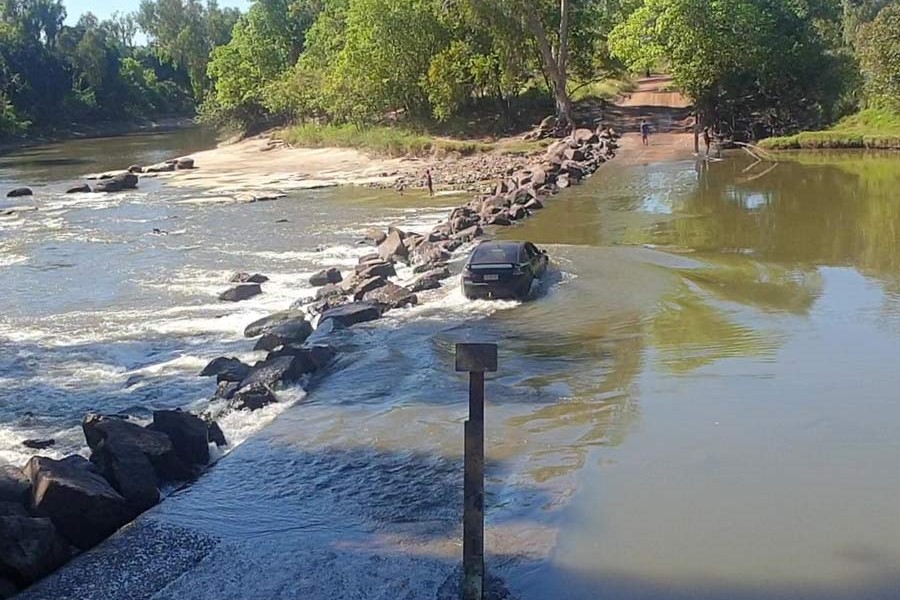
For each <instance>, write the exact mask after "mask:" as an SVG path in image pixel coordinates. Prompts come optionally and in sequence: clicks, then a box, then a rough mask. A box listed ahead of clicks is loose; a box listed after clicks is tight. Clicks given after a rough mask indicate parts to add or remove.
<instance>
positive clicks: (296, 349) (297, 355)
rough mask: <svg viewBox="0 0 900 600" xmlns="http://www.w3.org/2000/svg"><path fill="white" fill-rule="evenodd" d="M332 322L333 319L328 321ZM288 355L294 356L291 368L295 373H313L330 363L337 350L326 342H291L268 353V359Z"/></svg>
mask: <svg viewBox="0 0 900 600" xmlns="http://www.w3.org/2000/svg"><path fill="white" fill-rule="evenodd" d="M329 323H333V321H329ZM283 356H290V357H293V358H294V361H295V364H294V366H293V370H294V372H295V373H298V372H303V373H304V374H307V373H315V372H316V371H318V370H319V369H322V368H324V367H326V366H327V365H328V363H330V362H331V361H332V360H333V359H334V357H335V356H337V351H336V350H335V349H334V348H332V347H331V346H329V345H327V344H303V345H298V344H292V345H290V346H284V347H282V348H280V349H278V350H276V351H274V352H272V353H270V354H269V359H274V358H279V357H283Z"/></svg>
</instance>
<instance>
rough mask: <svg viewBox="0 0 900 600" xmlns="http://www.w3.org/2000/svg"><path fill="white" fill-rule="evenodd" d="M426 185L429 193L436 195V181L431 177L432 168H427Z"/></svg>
mask: <svg viewBox="0 0 900 600" xmlns="http://www.w3.org/2000/svg"><path fill="white" fill-rule="evenodd" d="M425 185H427V186H428V195H429V196H434V181H432V179H431V169H425Z"/></svg>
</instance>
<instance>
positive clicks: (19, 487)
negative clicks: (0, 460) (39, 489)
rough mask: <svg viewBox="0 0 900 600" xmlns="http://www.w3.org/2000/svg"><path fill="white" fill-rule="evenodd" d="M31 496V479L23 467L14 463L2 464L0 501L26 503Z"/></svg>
mask: <svg viewBox="0 0 900 600" xmlns="http://www.w3.org/2000/svg"><path fill="white" fill-rule="evenodd" d="M30 497H31V481H30V480H29V479H28V477H26V476H25V474H24V473H22V469H20V468H19V467H16V466H13V465H0V501H2V502H18V503H19V504H25V503H27V502H28V500H29V498H30Z"/></svg>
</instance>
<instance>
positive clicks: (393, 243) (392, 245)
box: [378, 228, 409, 262]
mask: <svg viewBox="0 0 900 600" xmlns="http://www.w3.org/2000/svg"><path fill="white" fill-rule="evenodd" d="M403 237H404V236H403V232H402V231H400V230H399V229H394V228H391V230H390V231H389V233H388V235H387V237H386V238H385V240H384V241H383V242H381V243H380V244H378V255H379V256H380V257H381V258H382V260H386V261H399V262H407V260H408V258H409V250H408V249H407V247H406V244H404V243H403Z"/></svg>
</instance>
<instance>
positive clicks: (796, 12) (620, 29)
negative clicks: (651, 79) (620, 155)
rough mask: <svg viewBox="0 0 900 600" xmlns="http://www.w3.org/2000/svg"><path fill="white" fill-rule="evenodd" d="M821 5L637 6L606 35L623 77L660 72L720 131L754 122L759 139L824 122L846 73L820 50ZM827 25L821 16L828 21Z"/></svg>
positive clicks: (680, 2) (711, 1) (659, 2)
mask: <svg viewBox="0 0 900 600" xmlns="http://www.w3.org/2000/svg"><path fill="white" fill-rule="evenodd" d="M828 9H829V5H828V4H827V2H821V3H813V2H802V1H800V0H645V1H644V3H643V4H642V5H641V6H640V7H639V8H638V9H637V10H636V11H635V12H634V13H632V14H631V16H630V17H629V18H628V19H627V20H625V21H624V22H623V23H621V24H620V25H618V26H617V27H616V28H615V29H614V30H613V31H612V33H611V34H610V48H611V50H612V52H613V54H614V55H616V56H618V57H619V58H621V59H622V60H623V61H624V62H625V63H626V64H627V65H628V66H629V67H630V68H631V69H633V70H635V71H641V70H644V69H646V68H650V67H652V66H655V65H657V64H665V65H666V66H667V68H668V70H669V72H670V73H671V74H672V76H673V78H674V79H675V82H676V83H677V84H678V85H679V87H681V89H682V90H684V91H685V92H686V93H687V94H688V95H689V96H690V97H691V98H693V99H694V101H695V103H696V104H697V106H698V108H699V109H700V110H701V111H702V112H704V113H705V115H706V118H707V120H708V121H717V122H719V124H720V126H730V127H739V126H740V127H742V126H743V125H739V123H744V124H746V122H747V121H749V120H751V118H752V119H755V120H756V121H758V122H760V123H761V124H762V125H763V127H764V128H765V129H766V130H767V131H769V132H780V131H784V130H786V129H793V128H796V127H797V126H798V125H799V124H800V123H816V122H817V121H821V120H822V119H827V118H828V117H829V116H830V114H831V112H832V108H833V106H834V104H835V103H836V102H837V100H838V99H839V98H840V96H841V93H842V91H843V85H842V82H843V80H844V79H845V78H844V77H843V74H844V71H843V70H842V69H844V68H845V66H846V63H845V61H844V59H843V57H842V56H840V55H839V54H838V53H837V52H835V49H834V48H832V47H830V45H829V38H828V36H827V35H826V32H827V30H828V27H825V26H824V23H825V22H826V21H827V20H828V19H829V18H831V19H837V18H838V16H837V13H836V12H835V11H829V10H828ZM829 15H830V16H829Z"/></svg>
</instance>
